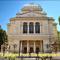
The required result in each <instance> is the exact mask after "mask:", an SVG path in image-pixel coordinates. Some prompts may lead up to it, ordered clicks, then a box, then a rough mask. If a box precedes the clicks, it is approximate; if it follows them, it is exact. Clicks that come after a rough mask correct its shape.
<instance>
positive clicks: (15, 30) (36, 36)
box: [7, 4, 57, 52]
mask: <svg viewBox="0 0 60 60" xmlns="http://www.w3.org/2000/svg"><path fill="white" fill-rule="evenodd" d="M24 22H27V25H28V28H27V29H28V31H27V33H23V23H24ZM30 22H33V24H34V33H29V23H30ZM36 22H39V23H40V33H35V23H36ZM7 26H8V45H9V46H10V51H14V46H15V51H16V52H18V51H19V47H20V52H24V51H25V52H26V51H27V52H31V51H33V52H36V50H39V52H43V51H44V52H46V51H47V50H49V49H50V48H49V47H47V45H48V44H50V43H53V42H54V41H55V40H56V38H55V37H57V30H56V23H54V19H53V17H47V14H46V13H45V12H43V9H42V8H41V6H39V5H35V4H28V5H26V6H24V7H23V8H22V9H21V12H18V13H17V14H16V17H13V18H11V19H10V23H8V25H7ZM19 44H20V46H19ZM24 47H25V48H24ZM37 47H38V48H37Z"/></svg>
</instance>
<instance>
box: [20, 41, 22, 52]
mask: <svg viewBox="0 0 60 60" xmlns="http://www.w3.org/2000/svg"><path fill="white" fill-rule="evenodd" d="M20 51H21V53H22V41H21V50H20Z"/></svg>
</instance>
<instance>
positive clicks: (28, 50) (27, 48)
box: [27, 41, 29, 53]
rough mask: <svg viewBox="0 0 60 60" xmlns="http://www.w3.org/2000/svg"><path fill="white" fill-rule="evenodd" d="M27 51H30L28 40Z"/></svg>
mask: <svg viewBox="0 0 60 60" xmlns="http://www.w3.org/2000/svg"><path fill="white" fill-rule="evenodd" d="M27 53H29V41H27Z"/></svg>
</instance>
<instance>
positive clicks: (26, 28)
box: [23, 22, 28, 33]
mask: <svg viewBox="0 0 60 60" xmlns="http://www.w3.org/2000/svg"><path fill="white" fill-rule="evenodd" d="M27 31H28V25H27V22H24V23H23V33H27Z"/></svg>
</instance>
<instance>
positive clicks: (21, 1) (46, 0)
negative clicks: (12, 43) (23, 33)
mask: <svg viewBox="0 0 60 60" xmlns="http://www.w3.org/2000/svg"><path fill="white" fill-rule="evenodd" d="M29 3H35V4H39V5H40V6H41V7H42V8H43V10H44V11H45V12H46V13H47V16H48V17H53V18H54V19H55V22H56V23H57V30H58V31H60V26H59V24H58V17H59V16H60V0H0V25H1V26H2V29H4V30H6V31H7V24H8V23H10V18H13V17H15V16H16V13H17V12H20V11H21V9H22V7H24V5H25V4H29Z"/></svg>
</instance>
